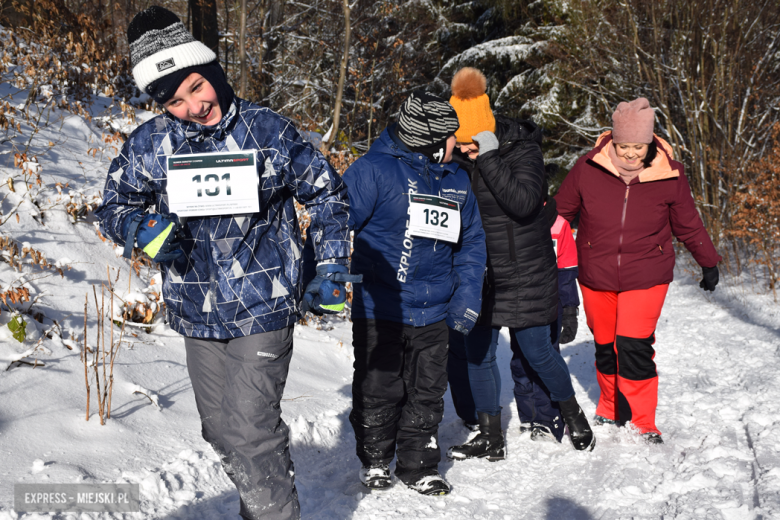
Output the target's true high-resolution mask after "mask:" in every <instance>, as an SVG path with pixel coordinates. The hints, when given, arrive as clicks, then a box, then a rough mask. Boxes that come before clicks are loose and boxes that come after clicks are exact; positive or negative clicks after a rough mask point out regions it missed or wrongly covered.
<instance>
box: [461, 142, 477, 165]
mask: <svg viewBox="0 0 780 520" xmlns="http://www.w3.org/2000/svg"><path fill="white" fill-rule="evenodd" d="M457 146H458V149H459V150H460V153H462V154H463V155H465V156H467V157H468V158H469V159H471V160H472V161H473V160H474V159H476V158H477V157H479V144H477V143H476V142H474V141H472V142H470V143H457Z"/></svg>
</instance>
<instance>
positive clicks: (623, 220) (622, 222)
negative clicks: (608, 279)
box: [617, 186, 631, 280]
mask: <svg viewBox="0 0 780 520" xmlns="http://www.w3.org/2000/svg"><path fill="white" fill-rule="evenodd" d="M630 189H631V186H626V195H625V197H624V198H623V216H621V217H620V238H619V239H618V258H617V264H618V269H620V255H621V253H622V249H623V228H624V227H625V225H626V207H628V191H629V190H630ZM619 279H620V272H619V271H618V280H619Z"/></svg>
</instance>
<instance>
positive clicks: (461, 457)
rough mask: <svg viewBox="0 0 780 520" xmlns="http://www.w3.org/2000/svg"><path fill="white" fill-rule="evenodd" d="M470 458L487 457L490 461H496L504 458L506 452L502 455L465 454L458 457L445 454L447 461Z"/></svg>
mask: <svg viewBox="0 0 780 520" xmlns="http://www.w3.org/2000/svg"><path fill="white" fill-rule="evenodd" d="M470 459H487V460H489V461H490V462H498V461H499V460H506V454H504V455H479V456H476V457H468V456H466V455H461V456H459V457H454V456H452V455H450V454H449V453H448V454H447V460H449V461H456V460H470Z"/></svg>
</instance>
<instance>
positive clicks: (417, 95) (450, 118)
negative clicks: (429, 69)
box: [396, 91, 460, 150]
mask: <svg viewBox="0 0 780 520" xmlns="http://www.w3.org/2000/svg"><path fill="white" fill-rule="evenodd" d="M459 127H460V123H459V122H458V114H456V113H455V109H454V108H452V105H450V104H449V103H447V101H445V100H443V99H442V98H440V97H436V96H434V95H432V94H428V93H427V92H423V91H417V92H412V94H411V95H410V96H409V98H408V99H407V100H406V101H404V104H403V105H401V113H400V115H399V117H398V126H397V127H396V133H397V134H398V137H399V138H400V139H401V141H403V143H404V144H405V145H406V146H408V147H409V148H410V149H412V150H416V149H421V148H427V147H430V146H431V145H438V144H441V143H442V141H444V140H446V139H447V138H448V137H449V136H451V135H453V134H455V131H456V130H457V129H458V128H459Z"/></svg>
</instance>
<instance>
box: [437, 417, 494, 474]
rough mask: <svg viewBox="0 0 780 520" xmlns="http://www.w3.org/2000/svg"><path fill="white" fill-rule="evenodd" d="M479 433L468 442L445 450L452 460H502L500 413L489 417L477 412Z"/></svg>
mask: <svg viewBox="0 0 780 520" xmlns="http://www.w3.org/2000/svg"><path fill="white" fill-rule="evenodd" d="M477 415H478V416H479V433H478V434H477V435H476V436H475V437H474V438H473V439H471V440H470V441H468V442H466V443H464V444H461V445H459V446H453V447H451V448H450V449H449V450H447V457H448V458H449V459H452V460H464V459H474V458H487V459H488V460H489V461H491V462H492V461H497V460H504V459H505V458H506V452H505V448H504V433H503V432H502V431H501V412H498V415H489V414H488V413H486V412H479V413H478V414H477Z"/></svg>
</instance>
